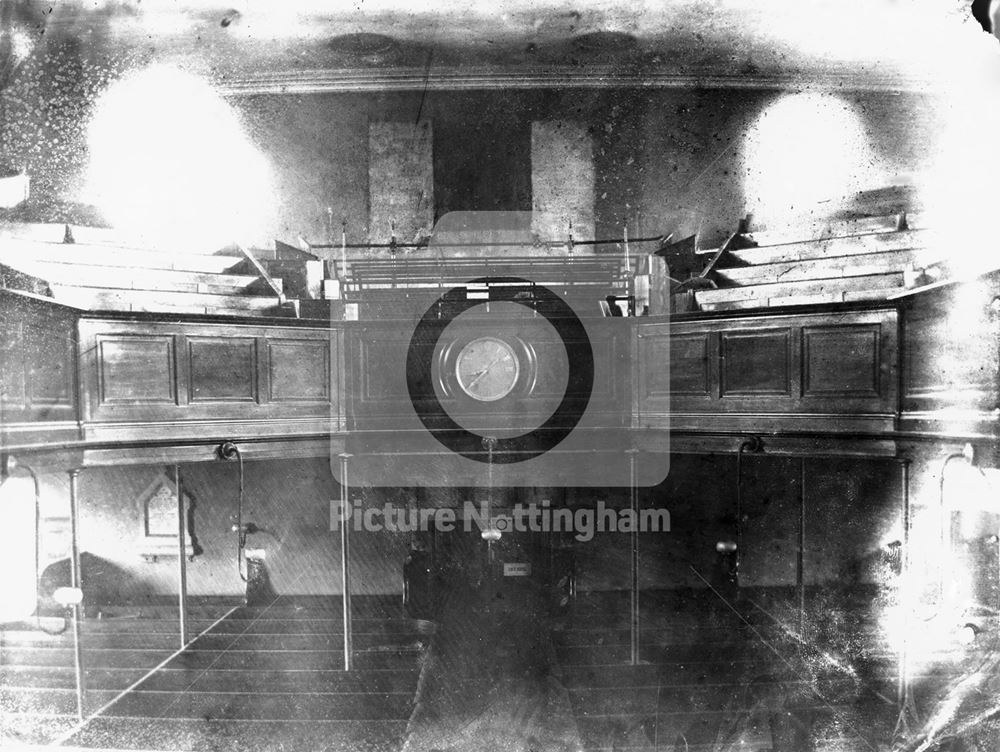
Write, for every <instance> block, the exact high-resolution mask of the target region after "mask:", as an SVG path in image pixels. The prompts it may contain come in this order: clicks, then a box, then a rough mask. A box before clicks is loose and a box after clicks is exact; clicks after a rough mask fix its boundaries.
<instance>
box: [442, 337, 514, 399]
mask: <svg viewBox="0 0 1000 752" xmlns="http://www.w3.org/2000/svg"><path fill="white" fill-rule="evenodd" d="M520 375H521V361H520V358H519V356H518V353H517V351H516V350H515V349H514V347H512V346H511V345H510V344H509V343H507V342H506V341H504V340H502V339H500V338H498V337H476V338H475V339H474V340H472V341H471V342H469V343H467V344H466V345H465V346H464V347H463V348H462V349H461V350H460V351H459V353H458V356H457V357H456V358H455V379H456V381H457V382H458V386H459V388H460V389H461V390H462V391H463V392H464V393H465V394H466V395H468V396H469V397H471V398H472V399H474V400H477V401H479V402H496V401H498V400H502V399H503V398H504V397H506V396H507V395H509V394H510V393H511V392H512V391H513V390H514V387H515V386H517V383H518V379H519V377H520Z"/></svg>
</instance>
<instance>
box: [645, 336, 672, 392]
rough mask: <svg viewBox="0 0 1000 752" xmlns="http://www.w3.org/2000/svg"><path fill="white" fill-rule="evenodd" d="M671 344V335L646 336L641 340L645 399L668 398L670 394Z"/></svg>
mask: <svg viewBox="0 0 1000 752" xmlns="http://www.w3.org/2000/svg"><path fill="white" fill-rule="evenodd" d="M669 344H670V337H669V335H650V334H644V335H642V337H641V338H640V340H639V348H640V349H639V363H640V368H641V369H642V378H643V381H642V383H643V387H644V388H643V396H645V397H666V396H668V395H669V394H670V387H671V383H670V372H671V368H670V361H669V358H670V357H671V352H670V346H669Z"/></svg>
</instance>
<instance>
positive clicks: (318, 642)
mask: <svg viewBox="0 0 1000 752" xmlns="http://www.w3.org/2000/svg"><path fill="white" fill-rule="evenodd" d="M427 641H428V638H427V637H421V636H420V635H395V636H391V635H385V634H354V635H353V645H354V649H355V650H369V649H377V648H390V647H392V648H399V649H414V650H416V649H421V648H423V647H426V644H427ZM343 645H344V638H343V635H339V634H311V635H299V634H257V635H240V634H236V635H231V634H214V633H213V634H207V635H205V636H203V637H200V638H198V639H197V640H195V641H194V643H193V644H192V645H191V646H190V647H189V648H188V649H189V650H340V649H341V648H342V647H343Z"/></svg>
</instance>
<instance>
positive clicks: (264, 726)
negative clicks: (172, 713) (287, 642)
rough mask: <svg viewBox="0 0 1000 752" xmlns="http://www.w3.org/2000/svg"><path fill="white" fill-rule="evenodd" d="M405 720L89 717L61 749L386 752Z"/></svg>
mask: <svg viewBox="0 0 1000 752" xmlns="http://www.w3.org/2000/svg"><path fill="white" fill-rule="evenodd" d="M405 732H406V721H405V720H391V721H373V720H366V721H316V720H312V721H294V720H278V721H275V720H271V721H263V722H254V721H248V720H241V721H234V720H227V719H212V720H206V719H204V718H200V719H163V718H144V719H141V720H138V721H137V720H135V719H129V718H94V719H93V720H91V721H90V722H89V723H88V724H87V725H86V726H85V727H84V728H83V729H81V730H80V732H79V733H77V734H75V735H73V736H72V737H70V739H68V740H67V741H66V744H65V746H70V747H73V746H76V747H97V748H101V749H115V750H120V749H135V750H159V749H164V748H166V749H173V750H212V752H273V751H274V750H324V752H348V751H355V750H359V749H365V750H388V749H396V748H398V747H399V746H400V743H401V741H402V737H403V734H405Z"/></svg>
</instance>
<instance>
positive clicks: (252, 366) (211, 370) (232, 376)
mask: <svg viewBox="0 0 1000 752" xmlns="http://www.w3.org/2000/svg"><path fill="white" fill-rule="evenodd" d="M254 351H255V347H254V340H253V339H251V338H235V337H234V338H231V339H230V338H225V339H223V338H218V337H198V338H194V337H192V338H190V339H188V353H189V356H190V362H191V379H190V385H191V386H190V388H191V401H192V402H253V401H254V400H255V399H256V398H257V383H256V382H257V368H256V358H255V357H254V354H255V353H254Z"/></svg>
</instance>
